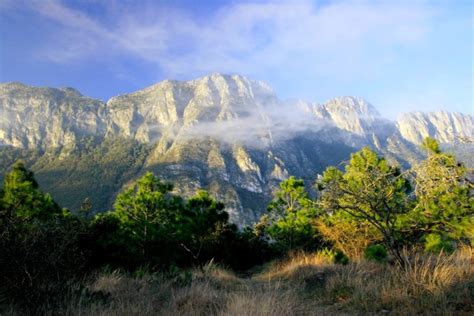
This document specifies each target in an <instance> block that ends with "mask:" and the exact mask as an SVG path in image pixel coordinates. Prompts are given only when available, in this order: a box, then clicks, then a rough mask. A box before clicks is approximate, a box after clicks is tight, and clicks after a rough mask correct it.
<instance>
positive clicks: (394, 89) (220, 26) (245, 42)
mask: <svg viewBox="0 0 474 316" xmlns="http://www.w3.org/2000/svg"><path fill="white" fill-rule="evenodd" d="M473 10H474V9H473V1H471V0H457V1H448V0H446V1H443V0H434V1H424V0H419V1H416V0H412V1H408V0H407V1H403V0H402V1H304V0H302V1H227V2H226V1H204V0H202V1H192V0H189V1H131V0H130V1H128V0H104V1H98V0H77V1H60V0H51V1H49V0H41V1H34V0H30V1H22V0H1V1H0V30H1V31H0V81H1V82H8V81H20V82H24V83H27V84H31V85H38V86H53V87H63V86H71V87H74V88H77V89H78V90H80V91H81V92H82V93H83V94H85V95H88V96H91V97H94V98H99V99H102V100H107V99H108V98H110V97H111V96H114V95H118V94H123V93H127V92H131V91H135V90H138V89H141V88H144V87H146V86H149V85H151V84H154V83H156V82H159V81H161V80H164V79H179V80H186V79H193V78H196V77H199V76H203V75H206V74H209V73H214V72H221V73H230V74H241V75H245V76H248V77H250V78H253V79H258V80H264V81H266V82H268V83H269V84H270V85H271V86H273V88H274V89H275V91H276V93H277V95H278V96H279V97H280V98H282V99H287V98H301V99H304V100H307V101H316V102H324V101H326V100H328V99H330V98H332V97H336V96H342V95H352V96H358V97H363V98H365V99H367V100H368V101H369V102H371V103H372V104H374V105H375V106H376V107H377V108H378V109H379V111H380V112H381V113H382V114H384V115H385V116H388V117H390V118H395V117H396V115H397V114H398V113H400V112H405V111H412V110H421V111H433V110H440V109H443V110H449V111H459V112H464V113H470V114H474V105H473V104H474V101H473V73H474V70H473V46H474V44H473V31H474V24H473V23H474V22H473Z"/></svg>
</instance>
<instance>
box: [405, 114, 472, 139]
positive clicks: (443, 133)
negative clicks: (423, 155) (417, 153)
mask: <svg viewBox="0 0 474 316" xmlns="http://www.w3.org/2000/svg"><path fill="white" fill-rule="evenodd" d="M397 128H398V129H399V131H400V134H401V135H402V136H403V138H405V139H406V140H408V141H410V142H412V143H421V142H422V141H423V139H424V138H425V137H427V136H431V137H434V138H436V139H437V140H438V141H439V142H441V143H472V142H474V118H473V117H472V116H471V115H464V114H461V113H449V112H444V111H440V112H431V113H421V112H413V113H406V114H403V115H402V116H401V117H400V118H399V119H398V121H397Z"/></svg>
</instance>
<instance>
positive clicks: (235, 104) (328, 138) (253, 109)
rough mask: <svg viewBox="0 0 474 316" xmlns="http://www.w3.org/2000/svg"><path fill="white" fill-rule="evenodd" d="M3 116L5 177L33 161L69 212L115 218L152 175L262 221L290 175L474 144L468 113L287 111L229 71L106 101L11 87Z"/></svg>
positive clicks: (263, 88)
mask: <svg viewBox="0 0 474 316" xmlns="http://www.w3.org/2000/svg"><path fill="white" fill-rule="evenodd" d="M0 114H1V115H0V118H1V119H0V144H2V145H3V146H0V164H1V165H0V177H1V175H2V174H3V173H4V172H5V171H6V170H7V169H8V167H9V165H10V164H11V163H12V162H13V161H14V159H17V158H22V159H24V160H26V161H27V162H28V163H29V164H30V165H31V167H32V168H33V170H35V171H36V174H37V177H38V180H39V182H40V184H41V185H42V187H43V189H44V190H46V191H49V192H51V193H52V194H53V196H54V198H55V199H57V200H58V201H59V202H60V203H61V204H62V205H63V206H65V207H69V208H72V209H78V208H79V205H80V203H81V202H82V200H83V199H84V198H86V197H90V198H92V200H93V202H94V203H95V208H96V209H97V210H98V211H102V210H106V209H107V208H110V206H111V202H112V201H113V198H114V196H115V195H116V194H117V192H119V191H120V190H121V189H122V188H123V186H126V185H127V184H129V183H130V182H131V181H133V180H134V179H136V178H137V177H139V176H140V175H141V174H143V173H144V172H145V171H148V170H151V171H154V172H155V173H157V174H158V175H159V176H160V177H162V178H164V179H166V180H169V181H172V182H173V183H175V185H176V191H178V192H180V193H183V194H192V193H194V192H195V191H196V190H197V189H199V188H205V189H208V190H209V191H210V192H211V193H212V194H213V195H214V196H216V197H217V198H219V199H221V200H224V201H225V202H226V206H227V208H228V211H229V213H230V215H231V219H232V220H233V221H234V222H237V223H249V222H252V221H254V220H256V219H257V218H258V216H259V214H260V213H261V211H262V210H264V209H265V205H266V203H267V202H268V201H269V200H270V198H271V195H272V191H273V190H274V189H275V188H276V186H277V185H278V183H279V182H280V181H281V180H283V179H285V178H287V177H288V176H289V175H295V176H297V177H301V178H303V179H305V180H306V181H307V182H308V184H310V183H311V182H312V181H313V180H314V179H315V177H316V174H317V173H319V172H321V171H322V170H324V169H325V168H326V167H327V166H328V165H338V164H339V163H340V162H341V161H343V160H347V159H348V157H349V154H350V153H351V152H353V151H356V150H358V149H360V148H361V147H362V146H371V147H373V148H375V149H377V150H378V151H380V152H381V153H383V154H384V155H386V156H387V157H388V158H389V159H392V160H394V161H395V160H396V161H398V162H400V163H402V164H408V163H411V162H414V161H416V160H417V159H419V158H420V156H421V155H422V153H421V152H420V151H419V150H418V148H417V144H419V143H420V142H421V141H422V139H423V138H424V137H425V136H428V135H429V136H434V137H435V138H437V139H438V140H440V141H441V142H444V143H450V144H453V143H457V142H463V141H464V139H471V140H472V138H473V135H472V133H473V118H472V116H469V115H462V114H449V113H444V112H442V113H434V114H433V113H430V114H423V113H409V114H406V115H404V116H402V117H401V118H400V120H398V121H397V122H396V123H395V122H391V121H388V120H385V119H384V118H382V117H381V116H380V115H379V114H378V112H377V111H376V110H375V108H374V107H373V106H372V105H370V104H369V103H367V102H366V101H364V100H362V99H356V98H352V97H340V98H335V99H333V100H330V101H328V102H326V103H324V104H315V103H307V102H303V101H298V102H286V103H284V102H281V101H280V100H278V99H277V97H276V96H275V94H274V92H273V90H272V89H271V88H270V87H269V86H268V85H266V84H265V83H263V82H259V81H253V80H249V79H247V78H245V77H242V76H227V75H220V74H213V75H210V76H206V77H203V78H199V79H196V80H192V81H185V82H180V81H170V80H166V81H163V82H160V83H158V84H156V85H153V86H150V87H148V88H146V89H143V90H140V91H137V92H134V93H130V94H126V95H122V96H117V97H114V98H112V99H110V100H109V101H108V102H106V103H104V102H101V101H98V100H93V99H91V98H87V97H85V96H82V95H81V94H80V93H79V92H78V91H76V90H74V89H71V88H65V89H53V88H34V87H28V86H25V85H22V84H18V83H7V84H1V85H0ZM91 170H93V171H91ZM71 188H75V191H74V195H73V197H71V193H70V192H71Z"/></svg>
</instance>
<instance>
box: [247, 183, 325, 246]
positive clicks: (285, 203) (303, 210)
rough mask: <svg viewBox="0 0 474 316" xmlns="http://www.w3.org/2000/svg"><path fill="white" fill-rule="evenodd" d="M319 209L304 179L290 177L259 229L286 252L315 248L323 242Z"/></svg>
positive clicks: (270, 206)
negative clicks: (316, 225) (321, 239)
mask: <svg viewBox="0 0 474 316" xmlns="http://www.w3.org/2000/svg"><path fill="white" fill-rule="evenodd" d="M317 215H318V209H317V208H316V207H315V204H314V202H313V201H312V200H311V199H310V198H309V196H308V193H307V192H306V190H305V185H304V182H303V180H301V179H296V178H295V177H293V176H292V177H289V178H288V179H287V180H285V181H282V182H281V183H280V189H279V190H278V191H277V192H276V193H275V198H274V200H273V201H272V202H271V203H270V204H269V206H268V213H267V214H265V215H264V216H262V218H261V219H260V223H259V224H257V226H256V227H259V228H260V229H261V228H262V227H261V226H264V227H265V231H266V232H267V233H268V235H269V236H270V237H271V238H272V239H273V240H275V241H277V242H278V243H279V244H280V246H281V247H282V248H284V249H285V250H290V251H291V250H294V249H298V248H315V247H317V246H319V245H318V243H319V240H318V238H317V237H318V234H317V231H316V229H315V225H314V219H315V218H316V216H317Z"/></svg>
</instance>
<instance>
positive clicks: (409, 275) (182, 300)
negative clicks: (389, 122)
mask: <svg viewBox="0 0 474 316" xmlns="http://www.w3.org/2000/svg"><path fill="white" fill-rule="evenodd" d="M405 256H406V258H407V259H408V260H409V261H410V264H409V265H407V266H406V267H403V268H402V267H396V266H391V265H388V264H379V263H374V262H368V261H360V262H355V263H350V264H348V265H344V266H343V265H335V264H332V263H331V262H330V260H329V258H328V257H327V256H326V255H325V254H324V253H316V254H304V253H299V254H295V255H293V256H292V257H290V258H289V259H287V260H284V261H280V262H275V263H273V264H271V265H269V266H268V267H266V268H265V269H264V271H263V272H261V273H259V274H257V275H254V276H253V277H251V278H240V277H238V276H236V275H235V274H234V273H232V272H231V271H228V270H225V269H222V268H219V267H217V266H215V265H212V264H210V265H207V266H205V267H203V268H201V269H195V270H193V271H191V272H190V273H188V274H183V275H177V276H175V277H169V276H168V277H165V276H162V275H151V274H145V275H144V276H141V277H131V276H128V275H125V274H122V273H117V272H116V273H108V274H102V275H98V276H96V277H95V278H93V280H91V281H90V282H89V283H88V284H87V287H86V288H87V291H86V293H82V294H80V295H71V297H70V298H69V299H68V302H67V304H65V307H64V308H63V309H62V310H59V311H58V310H56V311H54V312H53V311H48V310H47V309H46V310H45V314H48V313H49V314H61V315H239V316H240V315H258V316H260V315H262V316H263V315H353V314H359V315H366V314H367V315H386V314H389V315H416V314H420V315H472V314H473V313H474V307H473V299H474V298H473V295H474V271H473V264H472V260H473V254H472V251H471V249H470V248H469V247H465V248H462V249H460V250H458V251H457V252H455V253H454V254H451V255H447V254H440V255H426V254H421V253H413V252H412V253H408V252H406V253H405ZM83 292H84V291H83ZM8 314H15V313H14V312H12V311H10V312H9V313H8Z"/></svg>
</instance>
